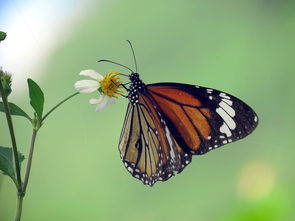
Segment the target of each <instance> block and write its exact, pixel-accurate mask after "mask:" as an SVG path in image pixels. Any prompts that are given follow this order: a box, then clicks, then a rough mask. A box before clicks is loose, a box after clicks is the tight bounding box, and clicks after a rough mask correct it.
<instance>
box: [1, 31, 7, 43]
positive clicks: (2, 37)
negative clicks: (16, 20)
mask: <svg viewBox="0 0 295 221" xmlns="http://www.w3.org/2000/svg"><path fill="white" fill-rule="evenodd" d="M5 38H6V33H5V32H3V31H0V41H3V40H4V39H5Z"/></svg>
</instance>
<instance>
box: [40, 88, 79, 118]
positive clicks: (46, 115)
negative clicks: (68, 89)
mask: <svg viewBox="0 0 295 221" xmlns="http://www.w3.org/2000/svg"><path fill="white" fill-rule="evenodd" d="M77 94H79V92H76V93H74V94H72V95H70V96H68V97H67V98H65V99H63V100H62V101H61V102H59V103H58V104H57V105H55V106H54V107H53V108H51V110H50V111H48V112H47V114H45V115H44V117H43V118H42V120H41V122H43V121H44V120H45V118H46V117H48V115H49V114H51V113H52V112H53V111H54V110H55V109H56V108H58V107H59V106H60V105H62V104H63V103H64V102H66V101H67V100H69V99H70V98H72V97H74V96H76V95H77Z"/></svg>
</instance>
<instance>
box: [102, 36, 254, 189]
mask: <svg viewBox="0 0 295 221" xmlns="http://www.w3.org/2000/svg"><path fill="white" fill-rule="evenodd" d="M128 43H129V44H130V47H131V49H132V52H133V57H134V61H135V66H136V71H135V72H134V71H132V70H131V69H130V68H128V67H126V66H124V65H121V64H118V63H116V62H113V61H110V60H100V61H99V62H101V61H106V62H110V63H115V64H118V65H121V66H123V67H125V68H128V69H129V70H130V71H131V74H130V75H129V79H130V85H129V87H128V88H127V87H126V86H124V85H123V86H124V87H125V89H126V90H127V93H128V95H127V96H126V97H127V98H128V99H129V104H128V107H127V112H126V116H125V120H124V124H123V129H122V132H121V136H120V141H119V151H120V155H121V158H122V161H123V163H124V165H125V167H126V168H127V170H128V171H129V172H130V173H131V175H132V176H133V177H135V178H137V179H139V180H141V181H142V182H143V183H144V184H146V185H150V186H152V185H153V184H154V183H155V182H157V181H159V180H160V181H166V180H168V179H169V178H170V177H172V176H173V175H174V174H175V173H180V172H181V171H182V170H183V169H184V168H185V167H186V166H187V165H188V164H189V163H190V162H191V159H192V155H201V154H205V153H207V152H209V151H210V150H213V149H215V148H218V147H220V146H222V145H225V144H227V143H231V142H233V141H236V140H239V139H242V138H243V137H245V136H247V135H248V134H250V133H251V132H252V131H253V130H254V129H255V128H256V126H257V124H258V117H257V115H256V114H255V112H254V111H253V110H252V109H251V108H250V107H249V106H248V105H247V104H245V103H244V102H243V101H241V100H240V99H238V98H236V97H234V96H232V95H229V94H227V93H225V92H222V91H218V90H215V89H211V88H206V87H201V86H196V85H189V84H179V83H156V84H145V83H143V82H142V80H141V79H140V77H139V74H138V73H137V63H136V59H135V55H134V50H133V48H132V45H131V43H130V42H129V41H128Z"/></svg>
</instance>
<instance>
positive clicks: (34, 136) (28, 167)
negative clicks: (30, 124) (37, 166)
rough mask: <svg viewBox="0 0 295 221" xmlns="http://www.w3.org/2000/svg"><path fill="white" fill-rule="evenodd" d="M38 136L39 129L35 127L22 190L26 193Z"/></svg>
mask: <svg viewBox="0 0 295 221" xmlns="http://www.w3.org/2000/svg"><path fill="white" fill-rule="evenodd" d="M36 136H37V130H35V129H33V134H32V139H31V146H30V152H29V157H28V163H27V169H26V175H25V179H24V183H23V186H22V192H23V194H24V195H25V194H26V189H27V185H28V181H29V177H30V172H31V166H32V159H33V153H34V147H35V140H36Z"/></svg>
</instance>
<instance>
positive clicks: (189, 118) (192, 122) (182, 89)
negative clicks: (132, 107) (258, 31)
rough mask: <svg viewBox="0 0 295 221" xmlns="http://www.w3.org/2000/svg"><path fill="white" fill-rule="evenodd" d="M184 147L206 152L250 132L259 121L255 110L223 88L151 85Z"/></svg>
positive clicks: (154, 96)
mask: <svg viewBox="0 0 295 221" xmlns="http://www.w3.org/2000/svg"><path fill="white" fill-rule="evenodd" d="M147 92H148V94H149V95H150V96H151V97H152V99H154V101H155V102H156V103H157V105H158V108H159V109H160V111H161V112H162V113H163V118H165V120H166V122H167V125H168V127H169V129H170V131H171V133H172V134H173V137H174V138H175V139H176V141H177V142H178V144H179V145H180V146H181V148H182V149H183V150H184V151H185V152H188V153H191V154H204V153H206V152H208V151H210V150H212V149H215V148H217V147H220V146H222V145H224V144H226V143H230V142H232V141H235V140H238V139H241V138H243V137H245V136H247V135H248V134H250V133H251V132H252V131H253V130H254V129H255V127H256V126H257V123H258V118H257V115H256V114H255V112H254V111H253V110H252V109H251V108H250V107H249V106H248V105H247V104H245V103H244V102H242V101H241V100H239V99H238V98H236V97H234V96H232V95H229V94H226V93H224V92H222V91H218V90H214V89H211V88H205V87H200V86H194V85H186V84H178V83H158V84H150V85H147Z"/></svg>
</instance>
